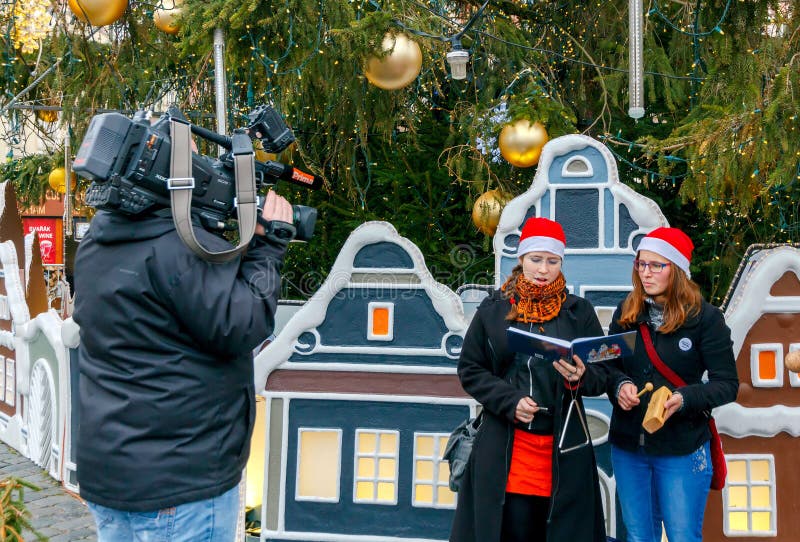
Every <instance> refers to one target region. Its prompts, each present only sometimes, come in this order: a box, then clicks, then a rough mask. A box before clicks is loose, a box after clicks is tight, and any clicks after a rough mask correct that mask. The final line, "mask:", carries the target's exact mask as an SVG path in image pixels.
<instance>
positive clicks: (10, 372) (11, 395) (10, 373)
mask: <svg viewBox="0 0 800 542" xmlns="http://www.w3.org/2000/svg"><path fill="white" fill-rule="evenodd" d="M16 375H17V371H16V369H15V365H14V360H13V359H11V358H6V399H5V401H6V404H8V405H9V406H14V401H15V398H16V394H17V380H16Z"/></svg>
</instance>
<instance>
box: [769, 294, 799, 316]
mask: <svg viewBox="0 0 800 542" xmlns="http://www.w3.org/2000/svg"><path fill="white" fill-rule="evenodd" d="M762 307H763V310H764V312H765V313H766V312H775V313H786V314H795V313H797V312H800V297H798V296H777V297H776V296H771V295H769V296H767V297H766V299H764V302H763V304H762Z"/></svg>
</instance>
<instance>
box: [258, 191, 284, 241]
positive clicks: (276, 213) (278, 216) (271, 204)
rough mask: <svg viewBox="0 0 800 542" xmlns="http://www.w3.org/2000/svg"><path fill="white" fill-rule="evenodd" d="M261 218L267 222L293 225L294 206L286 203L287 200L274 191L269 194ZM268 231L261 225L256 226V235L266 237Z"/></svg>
mask: <svg viewBox="0 0 800 542" xmlns="http://www.w3.org/2000/svg"><path fill="white" fill-rule="evenodd" d="M261 217H262V218H263V219H264V220H266V221H267V222H272V221H274V220H277V221H279V222H286V223H287V224H291V223H292V205H291V204H290V203H289V202H288V201H286V198H284V197H283V196H279V195H278V194H276V193H275V192H273V191H272V190H270V191H269V192H267V199H266V201H265V202H264V210H263V211H262V212H261ZM264 234H266V231H265V230H264V226H262V225H261V224H257V225H256V235H264Z"/></svg>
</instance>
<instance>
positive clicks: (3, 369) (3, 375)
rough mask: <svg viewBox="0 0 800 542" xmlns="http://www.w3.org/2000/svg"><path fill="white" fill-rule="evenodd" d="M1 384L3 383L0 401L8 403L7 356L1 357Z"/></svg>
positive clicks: (0, 387) (0, 390)
mask: <svg viewBox="0 0 800 542" xmlns="http://www.w3.org/2000/svg"><path fill="white" fill-rule="evenodd" d="M0 382H2V386H0V401H2V402H4V403H5V401H6V358H5V356H0Z"/></svg>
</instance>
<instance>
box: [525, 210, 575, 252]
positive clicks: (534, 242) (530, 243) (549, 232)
mask: <svg viewBox="0 0 800 542" xmlns="http://www.w3.org/2000/svg"><path fill="white" fill-rule="evenodd" d="M566 246H567V238H566V237H565V236H564V229H563V228H562V227H561V224H559V223H558V222H556V221H554V220H550V219H549V218H541V217H531V218H529V219H528V220H527V221H525V225H524V226H523V227H522V233H521V234H520V236H519V245H518V246H517V256H518V257H520V258H521V257H522V256H524V255H525V254H527V253H528V252H537V251H542V252H550V253H552V254H555V255H556V256H559V257H561V258H563V257H564V249H565V248H566Z"/></svg>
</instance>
